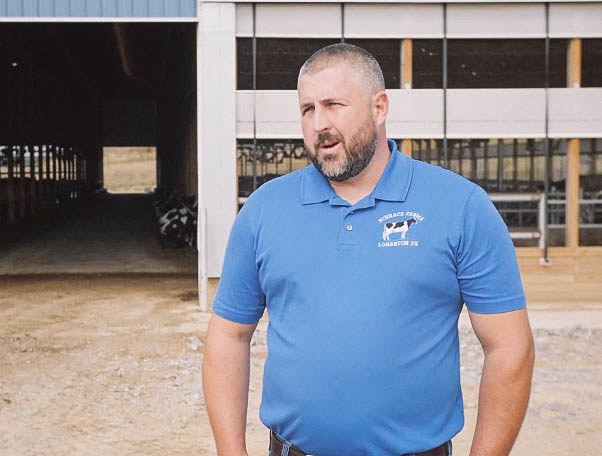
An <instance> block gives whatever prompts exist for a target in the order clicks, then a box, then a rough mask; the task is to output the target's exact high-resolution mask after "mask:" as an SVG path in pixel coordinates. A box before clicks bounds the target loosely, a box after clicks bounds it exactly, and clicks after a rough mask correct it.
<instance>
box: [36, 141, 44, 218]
mask: <svg viewBox="0 0 602 456" xmlns="http://www.w3.org/2000/svg"><path fill="white" fill-rule="evenodd" d="M43 165H44V155H43V154H42V145H41V144H40V145H39V146H38V182H37V195H38V211H39V212H42V209H43V207H44V169H43Z"/></svg>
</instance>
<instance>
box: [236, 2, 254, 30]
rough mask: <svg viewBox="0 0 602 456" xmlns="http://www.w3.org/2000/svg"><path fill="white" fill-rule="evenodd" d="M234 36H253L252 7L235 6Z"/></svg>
mask: <svg viewBox="0 0 602 456" xmlns="http://www.w3.org/2000/svg"><path fill="white" fill-rule="evenodd" d="M236 36H247V37H249V36H253V5H249V4H248V3H237V4H236Z"/></svg>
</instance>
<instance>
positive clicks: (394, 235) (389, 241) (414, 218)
mask: <svg viewBox="0 0 602 456" xmlns="http://www.w3.org/2000/svg"><path fill="white" fill-rule="evenodd" d="M402 217H403V218H405V220H391V219H396V218H402ZM423 220H424V217H423V216H422V215H420V214H418V213H416V212H411V211H400V212H393V213H390V214H387V215H384V216H382V217H381V218H379V219H378V223H382V224H383V231H382V242H379V243H378V246H379V247H401V246H412V247H417V246H418V241H417V240H412V239H406V235H408V232H410V233H411V232H412V230H411V227H412V225H413V224H417V223H419V222H422V221H423Z"/></svg>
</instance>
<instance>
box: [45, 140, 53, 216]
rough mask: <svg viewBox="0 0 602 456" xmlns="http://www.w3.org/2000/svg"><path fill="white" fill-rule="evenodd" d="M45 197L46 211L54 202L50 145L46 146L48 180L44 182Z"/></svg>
mask: <svg viewBox="0 0 602 456" xmlns="http://www.w3.org/2000/svg"><path fill="white" fill-rule="evenodd" d="M44 197H45V199H46V209H48V207H49V206H50V203H51V201H52V187H51V185H50V144H46V180H45V181H44Z"/></svg>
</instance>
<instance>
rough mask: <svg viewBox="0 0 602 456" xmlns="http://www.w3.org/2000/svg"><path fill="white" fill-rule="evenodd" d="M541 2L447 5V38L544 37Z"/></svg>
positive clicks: (543, 10)
mask: <svg viewBox="0 0 602 456" xmlns="http://www.w3.org/2000/svg"><path fill="white" fill-rule="evenodd" d="M545 33H546V17H545V6H544V4H543V3H535V4H531V3H510V4H504V3H480V4H461V3H460V4H458V3H453V4H449V5H448V6H447V36H448V38H486V37H490V38H536V37H537V38H539V37H541V38H543V37H545Z"/></svg>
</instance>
